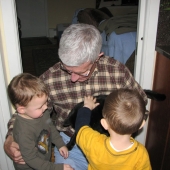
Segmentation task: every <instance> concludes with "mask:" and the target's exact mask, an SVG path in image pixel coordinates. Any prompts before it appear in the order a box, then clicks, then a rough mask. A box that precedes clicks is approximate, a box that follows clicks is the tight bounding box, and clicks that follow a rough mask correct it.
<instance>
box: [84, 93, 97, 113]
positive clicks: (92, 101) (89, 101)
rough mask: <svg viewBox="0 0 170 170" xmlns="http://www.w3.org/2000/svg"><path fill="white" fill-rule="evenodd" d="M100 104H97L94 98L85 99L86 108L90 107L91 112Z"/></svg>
mask: <svg viewBox="0 0 170 170" xmlns="http://www.w3.org/2000/svg"><path fill="white" fill-rule="evenodd" d="M98 105H99V103H96V98H94V97H93V96H87V97H86V96H85V97H84V107H88V108H89V109H90V110H93V109H94V108H95V107H96V106H98Z"/></svg>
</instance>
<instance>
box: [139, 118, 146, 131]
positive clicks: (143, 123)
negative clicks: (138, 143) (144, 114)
mask: <svg viewBox="0 0 170 170" xmlns="http://www.w3.org/2000/svg"><path fill="white" fill-rule="evenodd" d="M145 123H146V121H145V120H143V122H142V124H141V126H140V128H139V129H142V128H143V126H144V125H145Z"/></svg>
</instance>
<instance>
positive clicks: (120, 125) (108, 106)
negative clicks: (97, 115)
mask: <svg viewBox="0 0 170 170" xmlns="http://www.w3.org/2000/svg"><path fill="white" fill-rule="evenodd" d="M145 111H146V109H145V102H144V100H143V99H142V97H141V96H140V94H139V93H138V92H137V91H135V90H129V89H119V90H116V91H113V92H112V93H111V94H110V95H109V96H108V97H107V98H106V100H105V104H104V107H103V117H104V118H105V119H106V121H107V122H108V124H109V126H110V127H111V129H112V130H113V131H115V132H116V133H118V134H121V135H125V134H132V133H134V132H136V131H137V130H138V129H139V128H140V126H141V125H142V122H143V119H144V114H145Z"/></svg>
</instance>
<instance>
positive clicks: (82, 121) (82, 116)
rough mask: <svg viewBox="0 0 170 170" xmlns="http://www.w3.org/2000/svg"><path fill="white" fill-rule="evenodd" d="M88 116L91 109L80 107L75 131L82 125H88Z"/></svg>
mask: <svg viewBox="0 0 170 170" xmlns="http://www.w3.org/2000/svg"><path fill="white" fill-rule="evenodd" d="M90 118H91V110H90V109H89V108H87V107H82V108H80V109H79V110H78V113H77V118H76V123H75V132H76V133H77V132H78V131H79V129H80V128H81V127H82V126H84V125H89V123H90Z"/></svg>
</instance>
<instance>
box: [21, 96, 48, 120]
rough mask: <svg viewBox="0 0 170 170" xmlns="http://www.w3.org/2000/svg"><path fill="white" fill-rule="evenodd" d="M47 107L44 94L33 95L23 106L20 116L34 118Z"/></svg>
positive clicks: (40, 114) (39, 115)
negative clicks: (39, 95)
mask: <svg viewBox="0 0 170 170" xmlns="http://www.w3.org/2000/svg"><path fill="white" fill-rule="evenodd" d="M46 109H47V96H46V95H45V94H44V95H43V96H41V97H37V96H35V97H33V99H32V100H31V101H30V102H29V103H28V105H27V106H26V107H24V113H23V114H21V115H22V117H24V118H27V119H36V118H39V117H41V116H42V115H43V113H44V111H45V110H46Z"/></svg>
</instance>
